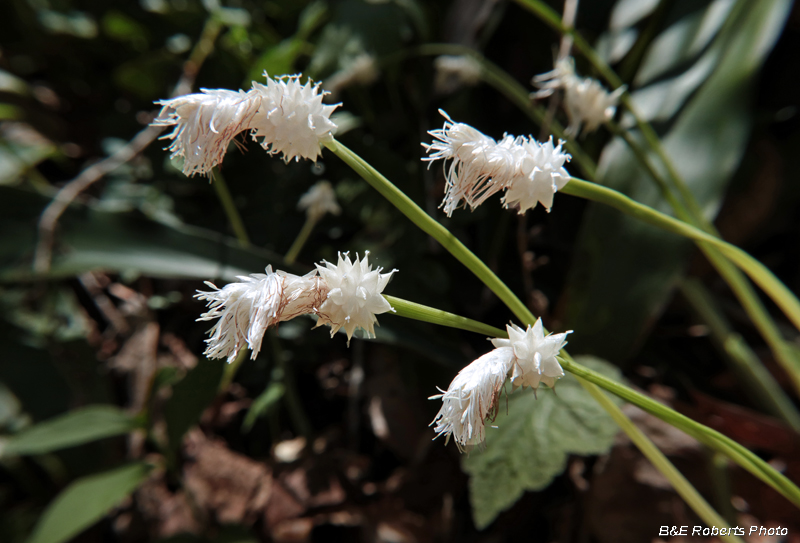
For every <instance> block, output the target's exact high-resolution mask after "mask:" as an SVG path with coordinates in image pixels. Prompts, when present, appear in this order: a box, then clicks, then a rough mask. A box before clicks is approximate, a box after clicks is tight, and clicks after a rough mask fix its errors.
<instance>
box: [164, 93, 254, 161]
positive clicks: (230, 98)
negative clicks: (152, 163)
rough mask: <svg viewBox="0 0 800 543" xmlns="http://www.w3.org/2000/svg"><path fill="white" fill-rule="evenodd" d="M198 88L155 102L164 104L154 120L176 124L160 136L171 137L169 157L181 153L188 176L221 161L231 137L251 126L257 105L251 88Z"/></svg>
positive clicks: (168, 124)
mask: <svg viewBox="0 0 800 543" xmlns="http://www.w3.org/2000/svg"><path fill="white" fill-rule="evenodd" d="M200 90H201V92H200V93H197V94H187V95H185V96H179V97H177V98H173V99H172V100H161V101H159V102H156V103H157V104H160V105H162V106H163V108H162V109H161V114H160V115H159V117H158V118H157V119H156V120H155V121H154V122H153V124H155V125H161V126H175V129H174V130H173V131H172V132H171V133H169V134H167V135H165V136H162V137H161V139H171V140H172V143H171V144H170V146H169V147H168V148H167V149H168V150H169V151H170V152H171V153H172V158H175V157H183V159H184V162H183V173H184V175H187V176H189V177H191V176H193V175H195V174H198V173H199V174H201V175H206V174H208V173H210V172H211V169H212V168H213V167H214V166H216V165H217V164H219V163H220V162H222V158H223V157H224V156H225V152H226V151H227V150H228V145H229V144H230V143H231V141H233V138H234V137H235V136H236V135H237V134H239V133H240V132H243V131H244V130H247V129H249V128H250V122H251V121H252V119H253V116H254V115H255V114H256V112H257V111H258V108H259V105H260V102H259V101H258V100H254V97H253V95H252V93H250V92H244V91H238V92H236V91H230V90H222V89H200ZM167 112H169V113H167Z"/></svg>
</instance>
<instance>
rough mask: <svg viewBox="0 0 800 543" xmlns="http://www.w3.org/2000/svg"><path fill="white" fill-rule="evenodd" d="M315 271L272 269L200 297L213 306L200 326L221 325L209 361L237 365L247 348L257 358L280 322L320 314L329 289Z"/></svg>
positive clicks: (214, 335)
mask: <svg viewBox="0 0 800 543" xmlns="http://www.w3.org/2000/svg"><path fill="white" fill-rule="evenodd" d="M316 275H317V272H316V270H315V271H313V272H310V273H308V274H306V275H304V276H302V277H300V276H297V275H293V274H291V273H286V272H284V271H281V270H278V271H275V272H273V271H272V266H268V267H267V269H266V273H265V274H264V273H257V274H252V275H250V276H240V277H238V279H239V281H238V282H235V283H230V284H228V285H225V286H224V287H223V288H221V289H220V288H217V287H216V285H214V284H213V283H209V282H206V284H207V285H208V286H210V287H211V288H213V289H214V290H213V291H210V292H205V291H197V294H195V298H197V299H199V300H203V301H206V302H208V304H207V305H208V311H207V312H206V313H203V314H202V315H201V316H200V318H199V319H197V320H199V321H201V320H202V321H208V320H213V319H219V321H217V323H216V324H215V325H214V326H213V327H212V328H211V330H209V331H208V333H209V335H210V336H211V337H209V338H208V339H207V340H206V343H208V347H207V348H206V350H205V353H204V354H205V355H206V356H208V357H209V358H227V359H228V362H232V361H233V359H235V358H236V355H237V354H238V352H239V350H240V349H242V348H243V347H244V346H245V344H247V346H248V347H250V350H251V351H252V354H251V358H255V357H256V356H258V352H259V351H260V350H261V341H262V339H263V337H264V332H266V330H267V328H269V327H270V326H274V325H276V324H277V323H278V322H280V321H287V320H289V319H293V318H294V317H297V316H298V315H304V314H307V313H316V311H317V309H318V308H319V307H320V305H321V304H322V302H323V301H324V300H325V298H326V297H327V295H328V287H327V285H326V284H325V283H324V281H322V280H321V278H319V277H316Z"/></svg>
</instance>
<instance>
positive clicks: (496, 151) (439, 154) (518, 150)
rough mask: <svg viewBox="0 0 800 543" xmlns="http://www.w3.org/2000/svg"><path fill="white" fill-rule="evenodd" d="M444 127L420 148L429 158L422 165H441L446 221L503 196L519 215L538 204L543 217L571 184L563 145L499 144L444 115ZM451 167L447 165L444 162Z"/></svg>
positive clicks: (523, 140) (528, 140)
mask: <svg viewBox="0 0 800 543" xmlns="http://www.w3.org/2000/svg"><path fill="white" fill-rule="evenodd" d="M439 113H441V114H442V116H443V117H444V118H445V119H446V121H445V123H444V127H443V128H441V129H436V130H431V131H430V132H428V133H429V134H430V135H431V136H433V137H434V138H436V140H438V141H434V142H433V143H430V144H426V143H423V144H422V146H423V147H425V150H426V151H427V153H428V154H429V156H427V157H423V158H422V160H423V161H427V162H429V163H433V162H434V161H436V160H443V161H444V163H445V166H444V169H445V181H446V183H447V184H446V186H445V197H444V200H443V201H442V204H441V206H440V207H443V208H444V212H445V213H446V214H447V216H448V217H449V216H451V215H452V213H453V211H455V210H456V209H458V208H459V207H461V206H462V205H468V206H469V207H470V208H471V209H475V208H476V207H477V206H479V205H480V204H482V203H483V202H484V201H486V199H487V198H489V197H490V196H492V195H493V194H496V193H497V192H499V191H501V190H507V193H506V195H505V197H504V198H503V200H502V201H503V205H504V206H505V207H507V208H508V207H512V206H514V207H517V206H518V207H519V213H520V214H523V213H525V212H526V211H527V210H529V209H533V208H534V207H536V204H537V203H541V204H542V205H543V206H544V207H545V209H547V211H548V212H549V211H550V208H551V207H552V205H553V195H554V194H555V193H556V192H557V191H558V190H560V189H562V188H564V185H566V184H567V183H568V182H569V179H570V177H569V174H568V173H567V171H566V170H565V169H564V164H565V163H566V162H567V161H569V160H570V158H571V157H570V155H569V154H567V153H564V152H563V151H562V150H561V145H562V142H559V143H558V145H554V144H553V140H552V138H550V140H549V141H548V142H546V143H539V142H538V141H536V140H535V139H533V137H525V136H517V137H514V136H510V135H508V134H506V135H504V136H503V139H501V140H500V141H499V142H497V141H495V140H494V139H492V138H490V137H489V136H486V135H485V134H483V133H481V132H480V131H478V130H476V129H475V128H473V127H471V126H470V125H468V124H464V123H456V122H453V120H452V119H451V118H450V117H449V116H448V115H447V113H445V112H444V111H442V110H439ZM448 161H450V163H449V165H448V164H447V162H448Z"/></svg>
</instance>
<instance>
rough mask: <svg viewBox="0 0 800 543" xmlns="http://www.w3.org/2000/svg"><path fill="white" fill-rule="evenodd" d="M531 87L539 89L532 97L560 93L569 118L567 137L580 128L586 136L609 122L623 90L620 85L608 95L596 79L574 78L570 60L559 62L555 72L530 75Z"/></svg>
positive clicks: (574, 134) (565, 59)
mask: <svg viewBox="0 0 800 543" xmlns="http://www.w3.org/2000/svg"><path fill="white" fill-rule="evenodd" d="M533 84H534V85H536V86H537V87H539V88H540V89H541V90H539V91H538V92H536V93H534V97H536V98H545V97H547V96H550V95H551V94H553V92H555V91H556V90H557V89H562V90H563V91H564V109H566V111H567V117H568V118H569V126H568V127H567V130H566V133H567V135H570V136H576V135H578V133H580V131H581V126H583V132H584V133H585V134H586V133H589V132H593V131H595V130H597V128H598V127H599V126H600V125H601V124H604V123H607V122H608V121H610V120H611V119H613V118H614V113H616V111H617V103H618V102H619V98H620V96H622V94H623V93H624V92H625V89H626V87H625V86H622V87H619V88H618V89H616V90H615V91H614V92H611V93H609V92H608V91H607V90H606V89H605V87H603V85H601V84H600V82H599V81H597V80H596V79H593V78H591V77H580V76H578V75H576V73H575V60H574V59H573V58H572V57H567V58H564V59H561V60H559V61H558V62H556V67H555V69H553V70H551V71H549V72H546V73H543V74H540V75H537V76H534V78H533Z"/></svg>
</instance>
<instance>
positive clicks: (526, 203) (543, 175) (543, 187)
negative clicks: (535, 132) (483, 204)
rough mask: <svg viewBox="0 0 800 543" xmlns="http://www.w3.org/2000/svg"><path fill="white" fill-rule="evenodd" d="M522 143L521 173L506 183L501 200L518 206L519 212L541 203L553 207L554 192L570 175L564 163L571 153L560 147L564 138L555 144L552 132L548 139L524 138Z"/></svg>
mask: <svg viewBox="0 0 800 543" xmlns="http://www.w3.org/2000/svg"><path fill="white" fill-rule="evenodd" d="M523 140H524V141H521V142H520V143H519V144H520V145H521V146H522V147H523V148H524V149H525V155H524V157H523V158H522V159H521V160H520V161H519V162H518V168H519V170H520V171H519V173H520V174H521V175H518V176H516V177H515V178H514V181H513V182H512V183H511V185H510V186H508V187H507V189H506V193H505V195H504V196H503V199H502V202H503V205H504V206H505V207H507V208H508V207H514V206H518V207H519V214H520V215H522V214H524V213H525V212H526V211H527V210H529V209H533V208H535V207H536V204H537V203H541V204H542V205H543V206H544V207H545V209H546V210H547V212H548V213H549V212H550V208H551V207H553V195H554V194H555V193H556V192H558V191H559V190H561V189H563V188H564V186H565V185H566V184H567V183H568V182H569V180H570V176H569V173H567V170H565V169H564V163H566V162H568V161H569V160H570V158H571V157H570V155H569V154H568V153H565V152H563V151H562V150H561V146H562V144H563V143H564V142H562V141H559V142H558V145H557V146H556V145H554V144H553V138H552V136H551V137H550V139H549V140H548V141H546V142H545V143H539V142H537V141H535V140H527V139H525V138H523Z"/></svg>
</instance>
